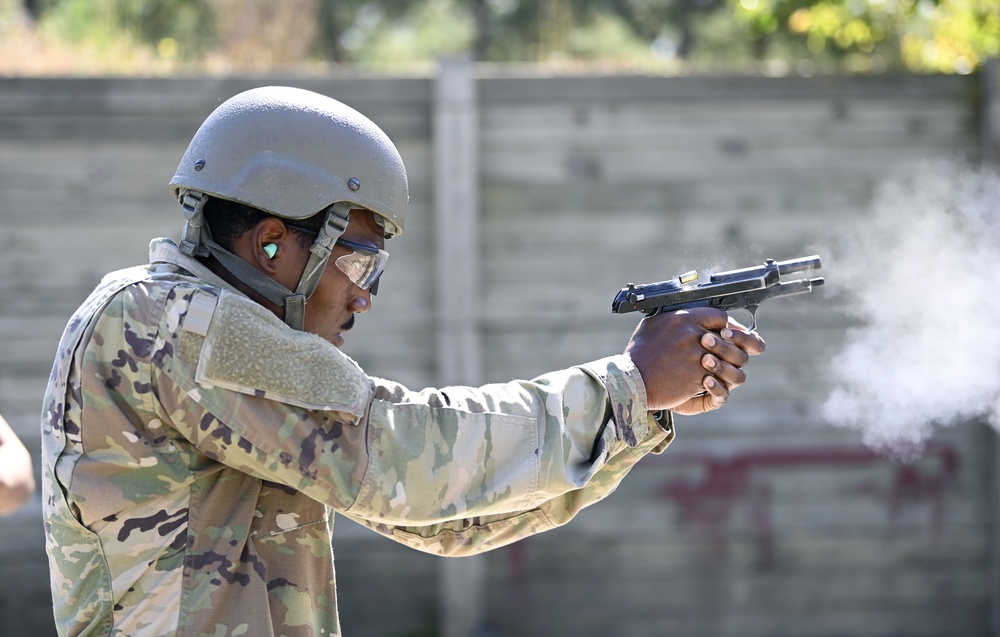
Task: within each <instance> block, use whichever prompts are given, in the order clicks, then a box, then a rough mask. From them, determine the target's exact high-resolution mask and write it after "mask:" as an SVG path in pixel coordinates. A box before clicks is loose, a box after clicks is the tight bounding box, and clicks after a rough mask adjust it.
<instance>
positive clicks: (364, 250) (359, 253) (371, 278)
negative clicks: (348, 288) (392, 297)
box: [333, 239, 389, 294]
mask: <svg viewBox="0 0 1000 637" xmlns="http://www.w3.org/2000/svg"><path fill="white" fill-rule="evenodd" d="M336 245H339V246H344V247H345V248H350V249H351V250H352V252H350V253H348V254H345V255H344V256H341V257H337V260H336V261H334V262H333V263H334V265H336V266H337V267H338V268H340V271H341V272H343V273H344V274H346V275H347V278H348V279H350V280H351V281H353V282H354V284H355V285H357V286H358V287H359V288H361V289H362V290H371V293H372V294H378V280H379V277H381V276H382V272H383V271H384V270H385V264H386V262H387V261H388V260H389V253H388V252H386V251H385V250H379V249H378V248H373V247H372V246H366V245H361V244H360V243H354V242H353V241H348V240H346V239H337V243H336Z"/></svg>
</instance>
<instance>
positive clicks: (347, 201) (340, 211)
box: [170, 87, 408, 331]
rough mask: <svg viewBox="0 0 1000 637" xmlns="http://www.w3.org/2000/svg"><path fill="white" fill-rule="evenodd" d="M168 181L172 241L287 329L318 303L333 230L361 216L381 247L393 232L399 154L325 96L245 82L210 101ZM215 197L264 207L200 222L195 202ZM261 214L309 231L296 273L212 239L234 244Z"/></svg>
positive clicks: (342, 233)
mask: <svg viewBox="0 0 1000 637" xmlns="http://www.w3.org/2000/svg"><path fill="white" fill-rule="evenodd" d="M170 187H171V190H172V191H173V192H174V194H175V195H176V196H177V198H178V201H180V203H181V205H182V207H183V208H184V214H185V216H186V217H187V223H186V224H185V230H184V236H183V238H182V241H181V249H182V250H183V251H184V252H186V253H187V254H190V255H193V256H198V257H202V258H207V257H209V255H211V256H212V257H214V258H215V259H216V260H217V261H218V262H219V263H220V264H221V265H222V266H223V267H224V268H225V269H226V270H227V271H228V272H229V273H230V274H232V275H233V276H234V277H235V278H236V279H238V280H239V281H241V282H242V283H243V284H244V285H245V286H247V287H249V288H251V289H252V290H253V291H255V292H256V293H257V294H258V295H259V296H261V297H263V298H265V299H267V301H268V302H269V303H271V304H273V305H276V306H279V307H280V308H281V310H282V311H281V312H280V313H279V315H283V316H284V320H285V322H286V323H288V324H289V325H290V326H291V327H293V328H295V329H304V328H305V327H306V326H307V325H308V324H312V323H313V320H312V319H309V320H308V321H307V319H306V317H305V302H306V300H307V299H308V300H310V305H309V307H310V313H312V312H314V311H319V309H320V308H319V304H318V303H317V302H315V301H313V299H312V296H313V294H314V292H318V286H319V285H320V283H321V281H324V280H325V279H326V272H327V268H326V264H327V261H328V260H329V259H330V258H334V259H336V258H339V257H341V256H343V254H341V253H342V252H343V250H344V249H346V246H345V244H344V243H343V242H341V243H340V244H339V245H338V239H341V238H342V237H343V239H345V240H348V241H349V239H348V234H349V233H348V232H347V230H346V229H347V227H348V222H349V221H350V223H351V224H352V225H353V224H355V223H356V222H357V220H358V218H359V217H364V219H365V224H364V225H367V224H368V223H369V222H370V223H371V224H374V226H375V227H377V228H378V231H377V233H376V234H378V235H379V236H378V241H379V243H380V245H379V248H381V242H382V240H383V238H390V237H393V236H395V235H397V234H399V233H400V232H402V230H403V225H404V218H405V213H406V205H407V200H408V189H407V188H408V187H407V180H406V171H405V169H404V167H403V162H402V159H401V158H400V156H399V153H398V152H397V151H396V148H395V146H393V144H392V142H391V141H390V140H389V138H388V137H387V136H386V135H385V133H383V132H382V131H381V130H380V129H379V128H378V127H377V126H376V125H375V124H374V123H372V122H371V121H370V120H369V119H368V118H366V117H365V116H364V115H361V114H360V113H358V112H357V111H355V110H353V109H351V108H350V107H348V106H345V105H344V104H342V103H340V102H338V101H336V100H334V99H331V98H328V97H325V96H323V95H319V94H317V93H312V92H310V91H303V90H301V89H294V88H287V87H266V88H260V89H254V90H251V91H247V92H244V93H240V94H239V95H236V96H235V97H233V98H231V99H229V100H227V101H226V102H224V103H223V104H222V105H220V106H219V107H218V108H217V109H216V110H215V111H214V112H213V113H212V114H211V115H210V116H209V117H208V119H206V120H205V122H204V123H203V124H202V126H201V127H200V128H199V129H198V132H197V133H196V134H195V136H194V138H193V139H192V140H191V144H190V145H189V147H188V149H187V152H185V154H184V157H183V158H182V159H181V163H180V166H178V168H177V174H175V175H174V178H173V179H172V180H171V181H170ZM217 200H223V201H227V202H233V203H234V204H243V205H246V206H249V207H250V208H253V209H256V210H257V211H259V213H261V214H262V215H264V216H263V217H261V218H256V217H255V218H254V220H253V221H252V222H251V221H245V220H244V221H242V222H240V223H239V224H238V226H232V224H234V223H235V222H234V221H233V217H232V215H229V217H228V218H229V221H226V222H223V223H224V225H226V226H227V227H226V228H222V227H220V225H219V223H218V222H217V221H213V223H212V225H211V226H210V225H207V224H206V220H205V214H204V213H205V210H204V207H205V205H206V203H207V202H208V201H217ZM208 205H210V206H214V205H215V204H208ZM355 211H357V212H355ZM230 212H231V211H230ZM362 212H364V213H365V214H364V215H362V214H361V213H362ZM237 214H239V213H237ZM213 216H214V214H213ZM223 216H225V215H223ZM267 218H273V220H274V221H276V222H278V223H279V224H280V225H281V226H282V227H283V228H285V232H287V233H289V234H293V235H295V238H296V239H298V240H302V238H303V236H305V235H309V234H311V233H313V236H312V237H309V239H311V241H309V243H308V246H307V247H306V249H305V251H304V252H305V254H304V256H305V261H304V263H303V265H302V267H301V269H300V270H299V277H298V279H297V280H296V281H292V280H290V279H289V278H287V277H283V278H282V280H280V281H279V280H277V279H275V277H274V275H273V273H270V272H269V271H268V269H266V268H264V269H262V268H261V267H259V263H257V262H256V259H247V258H245V255H240V254H239V253H237V252H236V251H235V245H231V246H230V247H229V248H227V247H226V246H225V245H224V244H222V243H220V242H219V241H218V240H216V239H217V238H219V239H222V238H224V239H225V241H227V242H230V243H232V244H235V243H237V241H236V239H237V238H238V237H246V236H247V234H248V233H250V232H252V231H251V228H254V229H256V228H257V227H258V226H259V225H260V224H261V223H264V222H265V221H266V220H267ZM289 225H291V226H293V228H289V227H288V226H289ZM213 226H214V227H213ZM294 227H298V228H299V229H298V230H296V229H294ZM370 243H371V242H369V244H370ZM369 247H372V246H371V245H369ZM279 248H280V246H279ZM269 249H270V248H269ZM361 251H362V253H364V252H365V249H364V248H362V249H361ZM285 252H286V253H287V252H288V250H286V251H285ZM376 252H377V250H376ZM331 253H333V254H334V256H333V257H331ZM356 261H358V262H361V263H363V262H364V261H365V260H364V259H356ZM244 264H246V265H244ZM247 266H249V267H247ZM366 294H367V292H366ZM368 304H369V305H370V297H369V298H368ZM310 331H312V330H310Z"/></svg>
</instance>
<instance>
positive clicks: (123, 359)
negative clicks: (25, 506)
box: [42, 240, 673, 637]
mask: <svg viewBox="0 0 1000 637" xmlns="http://www.w3.org/2000/svg"><path fill="white" fill-rule="evenodd" d="M150 248H151V258H150V261H151V263H150V264H149V265H147V266H141V267H137V268H132V269H128V270H123V271H120V272H116V273H113V274H110V275H108V276H107V277H105V279H104V280H103V281H102V282H101V284H100V285H99V286H98V287H97V289H96V290H95V291H94V292H93V293H92V294H91V296H90V298H89V299H87V301H86V302H85V303H84V304H83V305H82V306H81V307H80V309H79V310H78V311H77V312H76V314H75V315H74V316H73V317H72V319H71V320H70V323H69V325H68V326H67V328H66V331H65V333H64V335H63V338H62V341H61V342H60V345H59V350H58V353H57V356H56V360H55V365H54V367H53V370H52V375H51V378H50V382H49V386H48V390H47V393H46V396H45V402H44V405H43V414H42V429H43V451H42V455H43V458H42V464H43V489H44V492H43V499H44V506H45V530H46V538H47V549H48V554H49V561H50V567H51V576H52V593H53V602H54V606H55V619H56V623H57V626H58V630H59V634H60V635H131V636H141V635H157V636H164V635H185V636H194V635H205V636H207V635H255V636H256V635H287V636H289V637H294V636H299V635H303V636H305V635H308V636H317V637H318V636H320V635H322V636H330V635H339V634H340V626H339V623H338V619H337V602H336V594H335V584H334V571H333V555H332V547H331V539H332V533H333V512H334V511H336V512H338V513H341V514H343V515H346V516H348V517H350V518H352V519H355V520H357V521H359V522H360V523H362V524H364V525H367V526H368V527H370V528H371V529H373V530H375V531H376V532H378V533H381V534H383V535H386V536H388V537H390V538H392V539H394V540H396V541H398V542H402V543H404V544H407V545H409V546H412V547H414V548H417V549H421V550H424V551H429V552H432V553H438V554H441V555H466V554H470V553H475V552H481V551H485V550H488V549H491V548H495V547H498V546H502V545H504V544H507V543H510V542H513V541H515V540H517V539H520V538H523V537H525V536H527V535H530V534H532V533H538V532H540V531H545V530H548V529H551V528H554V527H556V526H559V525H562V524H565V523H566V522H567V521H569V520H570V519H571V518H572V517H573V516H574V515H575V514H576V513H577V512H578V511H579V510H580V509H581V508H583V507H585V506H588V505H590V504H593V503H594V502H597V501H598V500H600V499H602V498H604V497H605V496H607V495H608V494H609V493H611V492H612V491H613V490H614V489H615V487H616V486H617V484H618V483H619V482H620V481H621V479H622V478H623V477H624V475H625V474H626V473H627V472H628V470H629V469H630V468H631V466H632V465H633V464H634V463H635V462H637V461H638V460H639V459H640V458H641V457H642V456H643V455H645V454H646V453H648V452H650V451H656V452H659V451H661V450H662V449H663V447H665V445H666V444H667V443H668V442H669V441H670V440H671V439H672V437H673V433H672V430H671V428H670V425H671V423H670V419H669V417H667V418H665V419H664V420H663V422H662V423H659V424H658V423H657V422H656V421H655V420H654V419H653V418H652V417H651V416H649V415H648V414H647V411H646V399H645V389H644V387H643V385H642V382H641V380H640V377H639V375H638V373H637V371H636V369H635V367H634V366H633V365H632V363H631V361H630V360H629V358H628V357H626V356H615V357H611V358H608V359H604V360H600V361H596V362H593V363H589V364H587V365H583V366H580V367H576V368H572V369H567V370H563V371H559V372H554V373H551V374H547V375H544V376H541V377H539V378H536V379H534V380H532V381H516V382H511V383H506V384H499V385H489V386H485V387H481V388H467V387H448V388H444V389H439V390H424V391H421V392H412V391H410V390H407V389H406V388H404V387H402V386H400V385H398V384H395V383H391V382H389V381H385V380H381V379H378V378H373V377H370V376H367V375H366V374H365V373H364V372H363V371H362V370H361V369H360V368H359V367H358V366H357V365H356V364H355V363H354V362H353V361H352V360H351V359H349V358H348V357H347V356H345V355H344V354H342V353H341V352H340V350H338V349H337V348H335V347H333V346H332V345H331V344H329V343H328V342H326V341H325V340H323V339H321V338H319V337H317V336H315V335H311V334H307V333H302V332H296V331H293V330H291V329H289V328H287V327H286V326H285V325H284V324H283V323H282V322H281V321H280V320H278V319H277V318H276V317H275V316H274V315H273V314H272V313H270V312H269V311H267V310H266V309H264V308H263V307H261V306H260V305H257V304H256V303H254V302H252V301H251V300H249V299H248V298H247V297H245V296H243V295H241V294H240V293H239V292H237V291H236V290H235V289H233V288H231V287H229V286H228V285H227V284H226V283H224V282H223V281H222V280H220V279H218V278H217V277H215V276H214V275H213V274H212V273H211V272H210V271H208V270H207V269H206V268H204V267H203V266H202V265H201V264H199V263H198V262H197V261H194V260H192V259H189V258H187V257H185V256H183V255H181V254H180V253H179V252H178V250H177V248H176V246H175V245H174V244H173V243H172V242H170V241H169V240H157V241H154V242H153V243H152V244H151V246H150Z"/></svg>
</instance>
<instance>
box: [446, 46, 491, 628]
mask: <svg viewBox="0 0 1000 637" xmlns="http://www.w3.org/2000/svg"><path fill="white" fill-rule="evenodd" d="M473 69H474V66H473V63H472V62H470V61H469V60H464V59H447V60H442V61H441V62H440V66H439V72H438V78H437V82H436V84H435V92H434V209H435V226H436V235H435V241H436V245H435V261H436V264H435V265H436V276H437V280H436V285H435V289H436V291H437V313H436V317H437V354H438V380H439V382H440V384H441V385H454V384H460V385H478V384H479V383H480V344H479V321H478V314H477V308H478V307H479V298H478V291H479V289H480V286H479V285H478V278H479V262H478V252H479V237H478V215H479V161H478V159H479V135H478V133H479V130H478V126H479V123H478V117H477V112H476V108H477V107H476V84H475V78H474V77H473ZM485 559H486V558H485V557H484V556H481V555H477V556H471V557H463V558H458V559H447V560H444V561H443V562H442V563H441V575H440V592H441V594H440V617H441V634H442V635H443V636H444V637H473V636H474V635H479V634H481V632H482V627H483V626H484V625H485V620H484V600H485V583H486V564H485Z"/></svg>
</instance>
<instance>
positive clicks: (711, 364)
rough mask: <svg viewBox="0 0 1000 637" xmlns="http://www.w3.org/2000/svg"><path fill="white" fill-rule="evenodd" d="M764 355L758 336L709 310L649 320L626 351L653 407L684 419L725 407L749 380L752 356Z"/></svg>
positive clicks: (724, 315) (640, 325)
mask: <svg viewBox="0 0 1000 637" xmlns="http://www.w3.org/2000/svg"><path fill="white" fill-rule="evenodd" d="M763 351H764V341H763V340H762V339H761V338H760V336H759V335H758V334H757V333H756V332H750V331H748V330H747V328H746V327H744V326H743V325H741V324H740V323H738V322H737V321H735V320H733V319H731V318H729V316H728V315H727V314H726V313H725V312H723V311H722V310H716V309H711V308H696V309H692V310H688V311H681V312H672V313H668V314H661V315H657V316H653V317H648V318H645V319H643V320H642V322H640V323H639V327H638V328H636V331H635V333H634V334H633V335H632V339H631V340H630V341H629V344H628V346H627V347H626V349H625V352H626V353H627V354H629V356H631V358H632V361H633V362H634V363H635V365H636V367H637V368H638V369H639V373H640V374H641V375H642V379H643V382H644V383H645V385H646V398H647V401H648V404H649V409H650V410H651V411H655V410H659V409H670V410H672V411H674V412H675V413H678V414H682V415H694V414H700V413H704V412H706V411H711V410H713V409H718V408H719V407H721V406H722V405H724V404H725V403H726V401H727V400H728V399H729V392H731V391H732V390H733V389H735V388H736V387H739V386H740V385H742V384H743V383H744V382H745V381H746V373H745V372H744V371H743V369H742V368H743V366H744V365H746V364H747V361H749V359H750V356H754V355H757V354H760V353H762V352H763Z"/></svg>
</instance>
